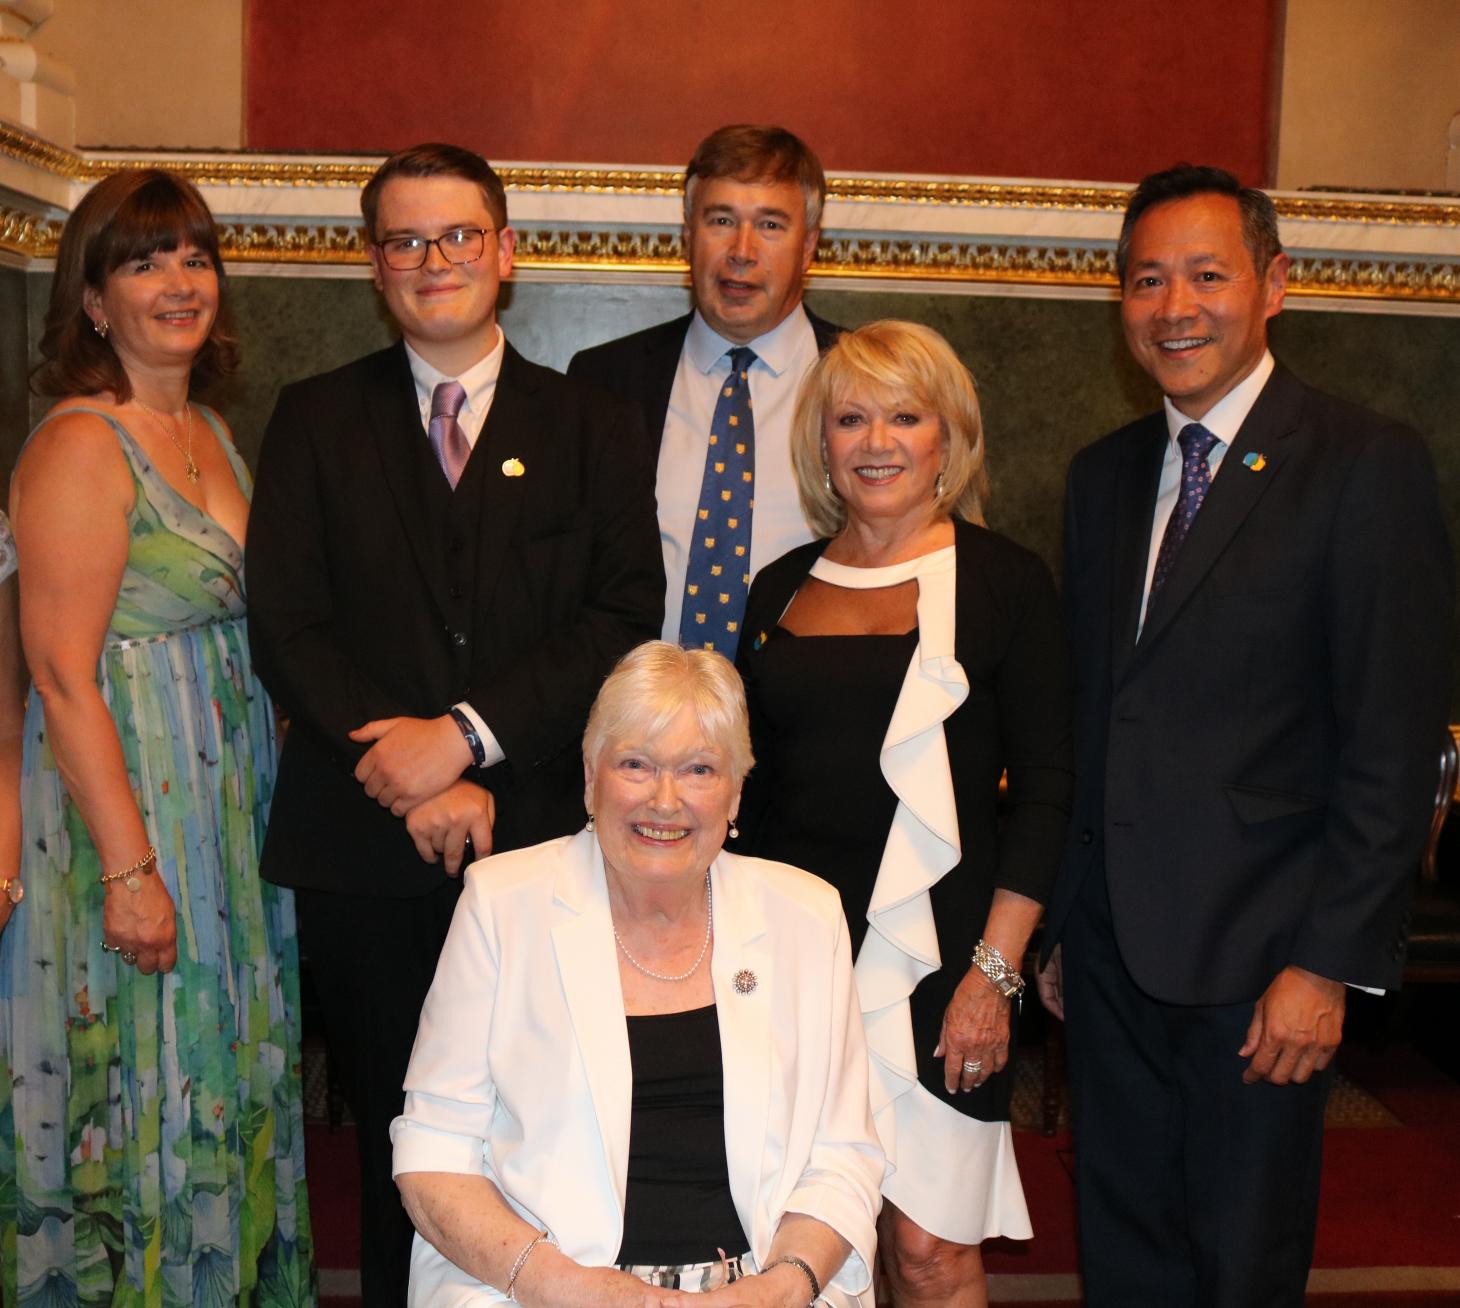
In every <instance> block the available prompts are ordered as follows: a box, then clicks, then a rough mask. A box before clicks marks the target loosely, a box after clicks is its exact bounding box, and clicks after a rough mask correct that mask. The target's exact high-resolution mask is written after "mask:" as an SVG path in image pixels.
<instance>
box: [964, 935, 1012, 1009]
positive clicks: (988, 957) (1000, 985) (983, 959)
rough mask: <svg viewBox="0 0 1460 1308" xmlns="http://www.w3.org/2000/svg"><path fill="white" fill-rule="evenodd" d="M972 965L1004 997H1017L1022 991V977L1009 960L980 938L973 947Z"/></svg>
mask: <svg viewBox="0 0 1460 1308" xmlns="http://www.w3.org/2000/svg"><path fill="white" fill-rule="evenodd" d="M973 965H974V967H976V968H978V970H979V971H980V972H982V973H983V974H984V976H986V977H987V978H988V979H989V984H990V985H992V986H993V988H994V989H995V990H997V991H998V992H999V993H1000V994H1001V995H1003V996H1004V998H1005V999H1018V998H1019V997H1020V996H1021V995H1022V994H1023V993H1024V978H1023V977H1022V976H1020V975H1019V973H1018V972H1016V971H1015V970H1014V969H1013V968H1012V967H1010V966H1009V960H1008V959H1007V958H1005V957H1004V956H1003V955H1002V954H1001V953H999V951H998V950H997V949H995V948H994V947H993V946H992V945H988V944H985V943H984V942H983V941H982V940H980V941H979V942H978V944H976V945H975V946H974V947H973Z"/></svg>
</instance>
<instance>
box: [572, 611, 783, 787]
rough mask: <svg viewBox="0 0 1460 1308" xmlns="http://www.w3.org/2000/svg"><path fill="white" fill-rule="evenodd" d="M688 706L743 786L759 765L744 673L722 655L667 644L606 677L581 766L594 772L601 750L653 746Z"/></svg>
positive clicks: (631, 656) (633, 654) (647, 645)
mask: <svg viewBox="0 0 1460 1308" xmlns="http://www.w3.org/2000/svg"><path fill="white" fill-rule="evenodd" d="M686 705H688V706H689V708H690V709H691V710H693V712H694V715H695V721H696V722H698V723H699V727H700V730H701V731H703V732H704V733H705V739H706V740H707V741H708V742H709V743H710V744H711V745H713V746H714V747H715V748H716V749H718V750H719V751H720V752H721V753H722V754H723V755H724V756H725V765H726V768H727V770H728V772H729V775H730V779H731V780H732V781H733V782H734V783H735V784H736V785H737V786H738V785H739V784H740V783H741V782H742V781H743V780H745V774H746V773H747V772H749V771H750V768H751V764H752V763H754V762H755V758H754V756H753V755H752V754H751V752H750V718H749V714H748V713H747V711H746V707H745V687H744V686H743V685H742V684H741V681H740V674H739V673H738V672H736V671H735V668H734V666H733V665H732V664H731V663H730V660H729V659H727V658H726V657H725V656H724V655H723V654H716V653H715V652H714V651H713V650H708V649H681V648H680V647H679V646H678V645H671V644H670V643H669V642H668V641H664V640H648V641H645V642H644V643H643V644H642V645H638V646H635V647H634V648H633V649H631V650H630V651H629V652H628V653H627V654H625V655H624V656H623V658H621V659H620V660H619V661H618V664H617V666H615V668H614V670H613V671H612V672H611V673H609V674H608V679H607V680H606V681H605V682H604V683H603V686H602V688H601V689H600V690H599V692H598V698H597V699H595V700H594V701H593V708H592V709H591V710H590V711H589V714H588V726H587V729H586V730H585V731H584V732H583V761H584V762H585V763H587V764H588V765H589V766H590V767H593V768H596V767H597V765H598V759H599V756H600V755H601V754H602V753H603V751H604V750H605V749H608V748H611V747H612V746H614V745H616V744H622V743H624V742H638V743H641V744H645V745H647V744H650V743H652V742H653V741H654V740H656V739H657V738H658V737H659V736H660V735H661V734H663V732H664V731H666V730H667V729H668V727H669V725H670V723H672V722H673V721H674V719H675V718H676V717H678V716H679V711H680V710H681V709H682V708H684V707H685V706H686Z"/></svg>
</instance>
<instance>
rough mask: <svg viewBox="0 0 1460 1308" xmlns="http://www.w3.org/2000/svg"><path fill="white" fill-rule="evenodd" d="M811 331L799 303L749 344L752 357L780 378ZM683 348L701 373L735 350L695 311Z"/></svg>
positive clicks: (794, 359)
mask: <svg viewBox="0 0 1460 1308" xmlns="http://www.w3.org/2000/svg"><path fill="white" fill-rule="evenodd" d="M807 336H811V337H813V339H814V333H813V332H812V331H811V320H810V319H809V318H808V317H807V316H806V307H805V305H803V304H801V303H800V302H799V301H798V302H797V305H796V307H795V308H794V309H792V310H791V312H790V313H788V314H787V315H786V316H785V317H784V318H782V319H781V321H780V322H778V323H777V324H776V325H775V326H774V327H772V328H771V329H770V331H768V332H766V333H765V335H764V336H757V337H756V338H755V339H754V340H753V341H750V342H748V344H749V346H750V348H751V349H752V350H754V351H755V357H756V358H757V359H758V360H759V361H760V362H761V363H763V364H765V366H766V367H767V368H769V369H770V370H771V372H772V373H774V374H775V375H776V376H777V377H779V376H780V375H781V374H782V373H783V372H785V371H786V369H787V368H790V367H792V366H793V365H794V364H795V363H796V358H797V355H798V354H799V353H800V349H799V347H800V345H801V344H802V342H803V340H804V338H805V337H807ZM684 348H685V351H686V353H687V354H688V355H689V360H690V362H691V363H693V364H694V366H695V367H696V368H698V369H699V370H700V371H701V372H703V373H708V372H709V371H710V370H711V369H712V368H713V367H714V366H715V365H716V364H717V363H719V361H720V360H721V359H723V358H724V357H725V355H726V354H727V353H729V351H731V350H733V349H735V348H736V346H735V342H734V341H727V340H726V339H725V338H724V337H723V336H721V335H720V333H719V332H717V331H716V330H715V329H714V328H713V327H711V326H710V324H709V323H707V322H706V321H705V320H704V318H702V317H701V316H700V311H699V310H698V309H696V310H695V313H694V318H693V319H692V320H691V321H690V324H689V334H688V335H687V336H686V337H685V342H684Z"/></svg>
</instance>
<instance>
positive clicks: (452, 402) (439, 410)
mask: <svg viewBox="0 0 1460 1308" xmlns="http://www.w3.org/2000/svg"><path fill="white" fill-rule="evenodd" d="M465 402H466V387H464V386H463V385H462V384H461V383H460V382H459V381H444V382H442V383H441V384H440V385H439V386H438V387H437V388H436V389H435V390H434V391H432V392H431V424H430V426H429V427H428V428H427V432H428V434H429V435H430V437H431V448H432V449H433V450H435V451H436V459H437V461H438V462H439V463H440V464H441V471H442V472H444V473H445V474H446V480H447V481H449V482H450V483H451V489H452V490H455V489H456V483H457V482H459V481H460V480H461V471H462V469H463V468H465V467H466V461H467V459H469V458H470V457H471V446H470V445H468V444H467V440H466V433H465V432H464V431H462V429H461V424H460V423H459V422H457V421H456V415H457V414H458V413H460V412H461V406H462V405H463V404H464V403H465Z"/></svg>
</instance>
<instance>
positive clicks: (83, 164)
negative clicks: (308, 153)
mask: <svg viewBox="0 0 1460 1308" xmlns="http://www.w3.org/2000/svg"><path fill="white" fill-rule="evenodd" d="M0 156H6V157H9V158H11V159H15V160H17V161H19V162H21V163H25V164H28V165H30V166H32V167H35V168H38V169H40V170H42V171H44V172H48V173H51V174H54V175H56V176H60V177H63V178H66V179H67V180H70V181H74V182H80V183H87V182H94V181H96V180H97V179H98V178H101V177H104V176H106V175H107V174H109V173H113V172H117V171H120V170H121V169H124V168H145V167H165V168H171V169H173V170H174V171H176V172H179V173H182V174H183V175H184V176H186V177H188V178H189V179H190V180H192V181H193V182H195V183H197V184H198V185H200V186H257V187H271V188H305V189H309V188H320V187H323V188H346V187H348V188H356V187H360V186H363V185H364V183H365V181H366V180H367V179H368V178H369V176H370V174H371V173H373V172H374V171H375V168H376V165H377V164H378V162H379V156H364V157H361V158H360V159H359V160H358V161H356V160H352V159H312V158H301V159H297V160H296V159H287V158H285V159H280V158H277V157H274V158H268V159H252V158H247V157H239V156H238V155H236V154H233V155H229V156H227V157H222V156H215V155H212V154H208V153H205V152H191V153H187V154H177V155H173V154H167V155H162V154H158V155H155V156H148V157H140V156H135V155H132V154H130V153H120V152H115V151H100V150H96V151H87V152H80V151H76V150H67V149H63V148H61V147H60V146H56V145H52V144H50V143H49V142H48V141H44V140H42V139H41V138H40V137H38V136H35V135H33V134H32V133H30V132H26V131H24V130H23V129H21V128H18V127H15V126H13V125H11V124H7V123H3V122H0ZM499 171H500V172H501V175H502V180H503V182H504V183H505V184H506V186H507V188H508V190H511V191H517V192H558V193H562V194H591V195H604V194H613V195H639V196H643V195H674V196H677V195H678V194H679V193H680V188H681V179H682V174H681V172H680V171H679V170H678V169H674V168H640V169H630V168H553V167H511V166H508V167H503V168H501V169H500V170H499ZM827 191H828V194H829V196H830V197H831V198H832V199H836V200H846V201H851V202H856V203H869V204H899V205H909V204H915V205H949V206H954V207H965V208H967V207H973V208H986V209H1043V210H1054V211H1063V212H1078V213H1090V212H1098V213H1119V212H1120V211H1121V210H1122V209H1124V208H1125V204H1126V200H1127V199H1128V198H1129V195H1130V192H1129V190H1128V189H1126V188H1124V187H1116V186H1059V185H1041V184H1038V183H1030V184H1020V183H1007V182H967V181H947V180H927V181H924V180H919V179H917V178H905V177H841V176H834V177H829V178H827ZM1275 203H1276V205H1277V210H1278V213H1279V215H1280V216H1281V217H1283V218H1287V219H1290V220H1293V221H1302V222H1324V223H1373V224H1383V225H1386V226H1395V225H1422V226H1427V227H1456V228H1460V204H1450V203H1444V204H1420V203H1417V202H1416V201H1415V200H1414V199H1413V198H1410V197H1404V198H1396V199H1393V200H1386V199H1380V198H1375V197H1365V198H1362V199H1345V198H1343V197H1339V196H1332V195H1323V196H1317V195H1315V196H1307V195H1299V196H1293V195H1288V196H1278V197H1275Z"/></svg>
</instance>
